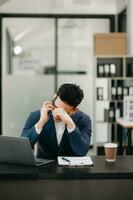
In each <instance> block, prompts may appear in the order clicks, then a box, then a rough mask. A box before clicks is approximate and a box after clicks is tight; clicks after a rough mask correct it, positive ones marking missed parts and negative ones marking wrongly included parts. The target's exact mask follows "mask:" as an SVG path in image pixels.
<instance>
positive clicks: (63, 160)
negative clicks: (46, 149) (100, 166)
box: [57, 156, 93, 166]
mask: <svg viewBox="0 0 133 200" xmlns="http://www.w3.org/2000/svg"><path fill="white" fill-rule="evenodd" d="M57 160H58V165H62V166H63V165H66V166H67V165H68V166H90V165H93V161H92V159H91V157H90V156H83V157H68V156H58V158H57Z"/></svg>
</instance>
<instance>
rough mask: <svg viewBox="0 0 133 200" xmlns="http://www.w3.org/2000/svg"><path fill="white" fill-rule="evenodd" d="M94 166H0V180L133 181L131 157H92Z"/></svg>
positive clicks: (132, 157)
mask: <svg viewBox="0 0 133 200" xmlns="http://www.w3.org/2000/svg"><path fill="white" fill-rule="evenodd" d="M92 160H93V162H94V166H90V167H83V166H81V167H68V166H66V167H61V166H58V164H57V163H56V162H55V163H50V164H47V165H45V166H40V167H36V168H34V167H22V166H16V165H6V164H0V179H1V180H4V179H5V180H7V179H8V180H12V179H27V180H30V179H70V180H71V179H133V156H117V160H116V162H113V163H111V162H110V163H109V162H106V161H105V157H104V156H93V157H92Z"/></svg>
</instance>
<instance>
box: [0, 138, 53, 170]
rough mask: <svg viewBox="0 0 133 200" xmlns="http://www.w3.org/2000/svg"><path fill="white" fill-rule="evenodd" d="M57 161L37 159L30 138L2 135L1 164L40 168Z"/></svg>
mask: <svg viewBox="0 0 133 200" xmlns="http://www.w3.org/2000/svg"><path fill="white" fill-rule="evenodd" d="M54 161H55V160H51V159H37V158H35V157H34V153H33V150H32V148H31V144H30V141H29V139H28V138H26V137H12V136H2V135H0V163H9V164H19V165H26V166H40V165H45V164H48V163H52V162H54Z"/></svg>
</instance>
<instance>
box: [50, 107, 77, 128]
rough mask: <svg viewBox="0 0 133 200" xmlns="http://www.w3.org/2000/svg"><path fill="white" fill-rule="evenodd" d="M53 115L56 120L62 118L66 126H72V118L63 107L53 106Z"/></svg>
mask: <svg viewBox="0 0 133 200" xmlns="http://www.w3.org/2000/svg"><path fill="white" fill-rule="evenodd" d="M53 117H54V118H55V120H57V121H59V120H62V121H63V122H64V123H65V124H66V125H67V128H73V127H74V122H73V120H72V119H71V117H70V116H69V114H68V113H67V112H66V111H65V110H64V109H63V108H55V109H54V111H53Z"/></svg>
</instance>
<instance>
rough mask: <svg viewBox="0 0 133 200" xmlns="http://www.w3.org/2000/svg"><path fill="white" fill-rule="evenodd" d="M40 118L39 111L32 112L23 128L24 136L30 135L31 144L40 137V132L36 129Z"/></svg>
mask: <svg viewBox="0 0 133 200" xmlns="http://www.w3.org/2000/svg"><path fill="white" fill-rule="evenodd" d="M38 120H39V112H33V113H31V114H30V116H29V117H28V119H27V120H26V123H25V126H24V128H23V130H22V134H21V136H22V137H28V138H29V140H30V142H31V144H35V142H36V141H37V138H38V136H39V135H38V134H37V132H36V129H35V124H36V123H37V122H38Z"/></svg>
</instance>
